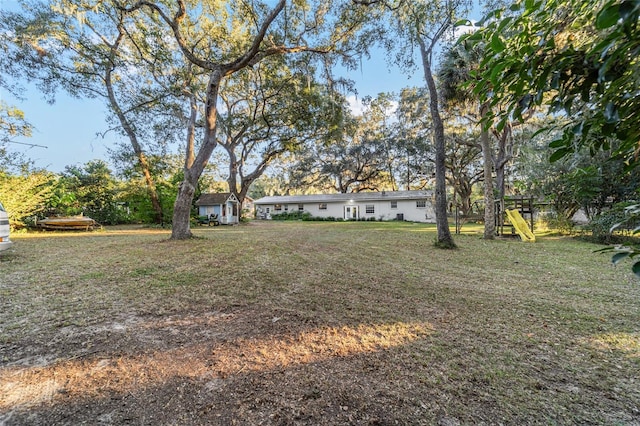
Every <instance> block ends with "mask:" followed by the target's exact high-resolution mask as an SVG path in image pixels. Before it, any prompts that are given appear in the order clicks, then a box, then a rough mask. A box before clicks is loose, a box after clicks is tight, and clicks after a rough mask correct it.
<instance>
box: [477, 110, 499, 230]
mask: <svg viewBox="0 0 640 426" xmlns="http://www.w3.org/2000/svg"><path fill="white" fill-rule="evenodd" d="M487 113H488V106H487V105H486V104H483V105H482V106H480V116H481V118H484V117H485V116H486V114H487ZM480 146H481V147H482V161H483V165H484V235H483V238H484V239H485V240H492V239H494V237H495V235H496V223H495V220H496V210H495V197H494V194H493V167H492V166H493V158H492V155H491V144H490V142H489V131H488V130H485V129H482V131H481V133H480Z"/></svg>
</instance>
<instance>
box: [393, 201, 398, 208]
mask: <svg viewBox="0 0 640 426" xmlns="http://www.w3.org/2000/svg"><path fill="white" fill-rule="evenodd" d="M391 208H392V209H397V208H398V202H397V201H392V202H391Z"/></svg>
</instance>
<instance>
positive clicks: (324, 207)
mask: <svg viewBox="0 0 640 426" xmlns="http://www.w3.org/2000/svg"><path fill="white" fill-rule="evenodd" d="M318 208H319V209H320V210H326V209H327V203H320V205H319V206H318Z"/></svg>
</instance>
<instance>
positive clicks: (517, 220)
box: [505, 209, 536, 242]
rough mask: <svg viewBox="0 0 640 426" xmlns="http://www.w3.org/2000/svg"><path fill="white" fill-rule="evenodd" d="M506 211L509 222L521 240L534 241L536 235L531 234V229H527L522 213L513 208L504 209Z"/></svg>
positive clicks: (527, 225)
mask: <svg viewBox="0 0 640 426" xmlns="http://www.w3.org/2000/svg"><path fill="white" fill-rule="evenodd" d="M505 212H506V213H507V217H508V218H509V222H511V225H513V227H514V228H515V230H516V232H517V233H518V235H520V238H522V241H529V242H534V241H535V240H536V236H535V235H533V232H531V229H529V224H528V223H527V222H526V221H525V220H524V218H523V217H522V215H520V212H519V211H518V210H517V209H514V210H505Z"/></svg>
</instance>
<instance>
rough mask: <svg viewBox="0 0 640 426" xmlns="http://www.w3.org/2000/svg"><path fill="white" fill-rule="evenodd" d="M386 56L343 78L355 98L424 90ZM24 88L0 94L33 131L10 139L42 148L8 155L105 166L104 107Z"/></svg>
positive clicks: (43, 164)
mask: <svg viewBox="0 0 640 426" xmlns="http://www.w3.org/2000/svg"><path fill="white" fill-rule="evenodd" d="M16 7H17V5H16V2H15V1H14V0H0V8H8V9H15V8H16ZM385 56H386V52H385V51H383V50H377V51H375V52H374V53H373V54H372V57H371V59H369V60H366V59H363V61H362V65H361V68H360V69H358V70H355V71H351V72H349V73H346V76H348V77H349V78H350V79H351V80H353V81H354V82H355V88H356V90H357V92H358V98H362V97H363V96H367V95H368V96H376V95H377V94H378V93H381V92H395V93H399V92H400V90H401V89H402V88H404V87H408V86H423V85H424V79H423V76H422V70H421V69H420V68H418V69H416V70H415V71H414V73H413V75H407V74H406V73H403V72H401V71H400V70H399V69H398V68H397V67H396V66H390V65H389V64H387V62H386V59H385ZM25 89H26V90H25V92H24V93H23V97H24V98H25V99H24V100H17V99H15V98H13V97H12V96H11V95H10V94H8V93H7V92H6V91H4V90H2V89H0V99H2V100H4V101H5V102H6V103H8V104H9V105H13V106H16V107H18V108H20V109H21V110H22V111H23V112H24V113H25V117H26V119H27V120H28V121H29V122H30V123H31V124H32V125H33V126H34V131H33V135H32V137H30V138H16V139H15V140H16V141H17V142H23V143H31V144H35V145H42V146H46V147H47V148H41V147H28V146H25V145H19V144H11V146H10V147H9V148H10V149H11V150H12V151H17V152H22V153H24V154H25V155H26V156H27V157H28V158H30V159H32V160H33V161H34V163H35V165H36V167H40V168H46V169H48V170H51V171H54V172H60V171H63V170H64V168H65V167H66V166H68V165H82V164H85V163H87V162H88V161H91V160H94V159H102V160H105V161H107V162H109V160H110V159H109V155H108V153H107V148H108V147H113V146H114V145H115V143H116V141H118V140H119V138H120V136H118V135H117V134H116V132H113V131H111V132H107V130H108V128H109V126H108V125H107V123H106V121H105V116H106V113H105V111H106V106H105V105H104V103H103V102H104V101H103V100H102V99H74V98H71V97H69V96H67V95H65V94H64V93H58V95H57V96H56V102H55V103H54V104H49V103H47V102H46V101H45V100H44V99H43V97H42V95H41V94H39V93H38V91H37V89H36V88H35V86H33V85H28V84H25ZM105 132H106V135H105V136H104V137H103V136H102V134H104V133H105Z"/></svg>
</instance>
